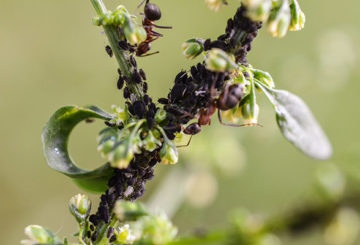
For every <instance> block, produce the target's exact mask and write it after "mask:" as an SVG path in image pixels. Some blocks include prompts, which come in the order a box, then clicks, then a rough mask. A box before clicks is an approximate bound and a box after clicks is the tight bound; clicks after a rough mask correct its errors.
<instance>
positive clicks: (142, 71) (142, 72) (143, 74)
mask: <svg viewBox="0 0 360 245" xmlns="http://www.w3.org/2000/svg"><path fill="white" fill-rule="evenodd" d="M139 74H140V76H141V77H142V79H143V80H146V74H145V72H144V70H143V69H140V70H139Z"/></svg>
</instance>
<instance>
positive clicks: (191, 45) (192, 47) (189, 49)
mask: <svg viewBox="0 0 360 245" xmlns="http://www.w3.org/2000/svg"><path fill="white" fill-rule="evenodd" d="M182 50H183V54H184V55H185V57H186V58H187V59H190V60H192V59H194V58H196V57H197V56H199V55H200V54H201V53H202V52H203V51H204V45H203V41H202V40H200V39H190V40H187V41H186V42H184V43H183V44H182Z"/></svg>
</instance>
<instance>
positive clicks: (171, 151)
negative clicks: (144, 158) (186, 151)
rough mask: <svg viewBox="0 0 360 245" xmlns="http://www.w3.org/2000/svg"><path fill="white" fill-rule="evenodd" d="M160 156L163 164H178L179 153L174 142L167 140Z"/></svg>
mask: <svg viewBox="0 0 360 245" xmlns="http://www.w3.org/2000/svg"><path fill="white" fill-rule="evenodd" d="M160 157H161V163H163V164H176V163H177V162H178V160H179V153H178V150H177V149H176V146H175V145H174V144H173V143H171V142H170V141H165V142H164V143H163V146H162V148H161V150H160Z"/></svg>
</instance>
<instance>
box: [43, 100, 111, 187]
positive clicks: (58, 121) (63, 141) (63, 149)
mask: <svg viewBox="0 0 360 245" xmlns="http://www.w3.org/2000/svg"><path fill="white" fill-rule="evenodd" d="M89 118H99V119H104V120H108V119H110V118H111V116H110V114H108V113H107V112H105V111H103V110H101V109H100V108H98V107H96V106H89V107H78V106H64V107H62V108H60V109H58V110H57V111H56V112H55V113H54V114H53V115H52V116H51V118H50V119H49V121H48V122H47V124H46V125H45V127H44V129H43V132H42V142H43V147H44V154H45V157H46V160H47V163H48V165H49V166H50V167H51V168H53V169H55V170H56V171H58V172H60V173H62V174H65V175H67V176H69V177H70V178H72V179H73V180H74V181H75V182H76V183H77V184H78V185H79V186H80V187H82V188H83V189H86V190H88V191H92V192H102V191H104V190H106V184H107V181H108V179H109V178H110V177H111V175H112V172H113V170H112V168H111V167H110V165H109V164H108V163H106V164H105V165H103V166H101V167H100V168H97V169H95V170H85V169H82V168H79V167H78V166H77V165H76V164H75V163H74V161H73V160H72V159H71V156H70V155H69V152H68V141H69V136H70V133H71V131H72V130H73V128H74V127H75V126H76V125H77V124H78V123H80V122H81V121H84V120H86V119H89Z"/></svg>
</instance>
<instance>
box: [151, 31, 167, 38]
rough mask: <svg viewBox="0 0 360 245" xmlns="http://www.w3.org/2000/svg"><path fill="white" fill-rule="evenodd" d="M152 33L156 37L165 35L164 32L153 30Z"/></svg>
mask: <svg viewBox="0 0 360 245" xmlns="http://www.w3.org/2000/svg"><path fill="white" fill-rule="evenodd" d="M151 34H152V35H153V36H155V37H163V36H164V35H163V34H161V33H159V32H156V31H151Z"/></svg>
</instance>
